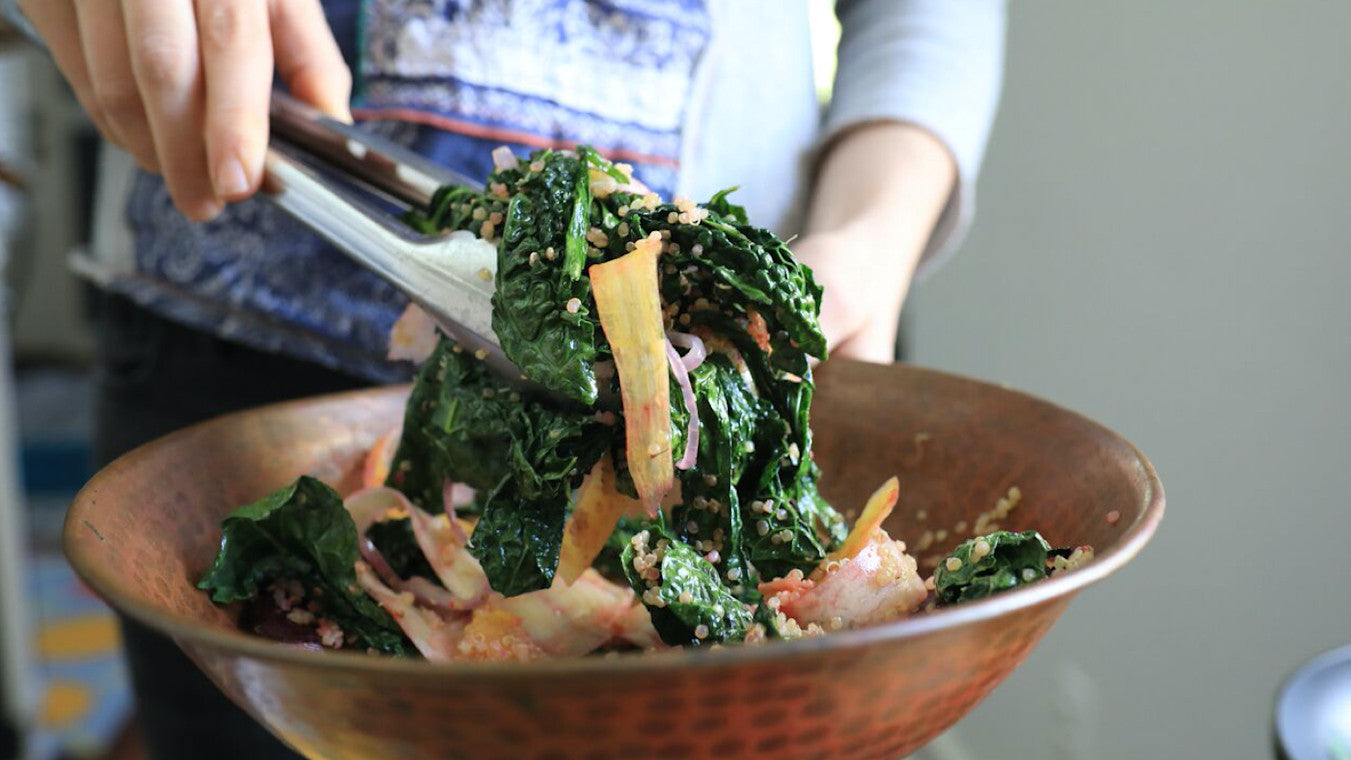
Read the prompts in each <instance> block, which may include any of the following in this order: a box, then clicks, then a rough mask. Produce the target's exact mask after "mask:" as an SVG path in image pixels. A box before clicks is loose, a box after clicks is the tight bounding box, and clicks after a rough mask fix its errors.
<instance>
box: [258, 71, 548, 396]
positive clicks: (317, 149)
mask: <svg viewBox="0 0 1351 760" xmlns="http://www.w3.org/2000/svg"><path fill="white" fill-rule="evenodd" d="M271 121H272V133H271V141H270V143H269V147H268V152H267V160H266V164H265V168H266V175H265V179H264V182H263V188H262V192H261V194H262V195H263V197H265V198H268V199H270V200H271V201H272V202H273V203H275V204H277V206H279V207H280V208H281V209H282V210H284V211H286V212H287V213H288V214H290V215H291V216H293V217H295V218H296V219H297V220H299V221H300V222H302V223H304V224H305V225H306V226H308V227H309V228H310V229H312V230H314V232H316V233H317V234H318V235H320V236H321V237H323V238H324V239H326V240H328V241H329V242H330V243H332V244H333V245H335V246H337V247H338V248H339V249H341V250H342V251H343V252H344V253H346V254H347V255H348V256H351V257H352V258H353V259H355V260H356V261H357V262H358V263H360V264H361V265H362V266H365V267H366V268H368V269H370V270H372V271H374V272H375V273H376V274H378V275H380V276H381V277H383V278H384V279H385V280H387V281H389V282H390V284H392V285H394V287H396V288H398V289H399V290H400V291H402V292H403V293H404V294H405V295H407V296H408V297H409V298H410V299H412V300H413V301H414V302H415V303H417V304H418V305H419V306H421V307H422V308H423V309H425V310H426V311H427V313H428V314H429V315H431V317H432V318H433V319H435V320H436V321H437V322H438V323H439V324H440V325H441V327H442V329H443V330H445V331H446V332H447V333H448V334H450V335H451V337H453V338H455V339H456V340H457V341H459V343H460V344H461V345H462V346H464V347H465V349H466V350H469V351H473V352H475V354H476V355H478V356H480V357H482V358H483V359H484V361H485V362H486V363H487V364H488V366H489V368H490V369H491V370H492V371H493V372H494V373H495V374H497V375H499V376H500V377H502V378H503V379H504V380H506V381H507V382H509V383H511V384H512V385H515V386H517V387H523V388H525V387H529V389H531V390H535V391H539V390H540V389H539V388H538V387H535V386H531V385H530V384H529V383H528V381H526V380H525V377H524V375H523V374H522V373H521V371H520V370H519V369H518V368H517V367H516V366H515V365H513V364H512V363H511V361H510V360H509V359H507V357H506V355H505V354H504V353H503V352H502V348H501V346H500V345H499V344H498V342H497V337H496V335H495V334H494V332H493V329H492V304H491V301H490V299H491V297H492V294H493V279H492V277H491V272H492V271H493V270H494V269H495V268H496V261H497V258H496V248H495V246H493V245H491V244H490V243H486V242H484V241H482V240H480V239H479V238H477V237H475V236H474V235H472V234H470V233H467V232H448V233H445V234H441V235H424V234H421V233H419V232H417V231H415V230H413V229H412V228H411V227H409V226H408V225H406V224H404V223H403V222H402V221H400V220H399V218H398V214H399V213H401V212H402V211H405V210H407V209H409V208H419V209H423V210H426V209H427V208H429V206H430V205H431V202H432V196H433V194H435V193H436V191H437V189H438V188H440V187H442V186H445V185H457V186H461V187H469V188H480V187H482V185H481V183H477V182H474V181H473V180H471V179H469V178H467V177H465V176H463V175H461V174H459V173H458V172H455V171H452V170H450V169H447V168H446V167H443V166H439V165H437V164H435V163H432V162H431V161H429V160H427V159H425V158H423V157H422V156H419V155H417V154H416V153H413V152H412V151H409V150H407V149H405V148H403V147H402V146H400V145H397V144H395V143H393V142H390V141H389V140H386V139H383V138H381V137H378V136H376V135H371V134H368V133H366V132H363V131H361V130H359V129H356V128H355V127H352V126H351V125H348V124H344V123H342V122H340V121H337V120H335V119H332V118H329V117H327V116H325V115H323V114H322V113H320V112H319V111H317V110H316V109H314V108H312V107H310V106H308V105H306V104H304V103H302V102H300V101H298V100H296V99H295V98H293V97H291V96H289V95H287V94H285V93H282V92H279V91H274V92H273V93H272V107H271Z"/></svg>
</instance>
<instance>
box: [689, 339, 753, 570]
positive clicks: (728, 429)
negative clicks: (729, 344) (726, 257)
mask: <svg viewBox="0 0 1351 760" xmlns="http://www.w3.org/2000/svg"><path fill="white" fill-rule="evenodd" d="M690 381H691V384H692V385H693V387H694V395H695V398H696V399H697V400H698V409H699V454H698V457H697V459H696V462H695V466H694V467H693V468H692V469H689V470H683V471H678V472H677V475H678V476H679V477H680V488H681V496H682V499H683V503H681V504H679V505H677V506H676V507H675V508H674V509H673V510H672V513H671V515H672V524H673V525H674V527H675V531H676V532H677V533H678V535H679V536H680V539H681V540H682V541H684V542H685V543H687V544H691V545H695V546H703V547H706V548H705V550H704V551H703V553H704V554H707V553H708V552H709V551H716V552H717V553H718V557H719V563H718V566H717V567H718V571H719V572H720V573H722V575H723V577H725V578H727V579H728V581H729V582H730V584H731V585H732V586H733V587H734V588H735V587H738V586H744V587H754V585H755V578H754V577H753V575H752V572H753V571H752V570H751V568H750V565H748V563H747V556H746V548H745V545H744V543H743V517H742V514H743V510H742V505H741V496H740V493H739V491H738V484H739V483H740V482H741V478H742V475H743V474H744V473H745V471H746V466H747V464H748V462H749V461H750V460H751V457H752V454H753V452H752V451H750V450H749V449H748V447H747V446H746V442H747V441H754V440H755V438H756V434H757V429H758V428H759V427H760V426H761V425H762V424H763V422H764V420H763V417H764V413H765V411H766V407H765V405H762V404H761V402H760V401H759V400H758V399H756V398H755V397H754V396H752V395H751V393H750V389H749V388H747V387H746V384H745V383H744V382H743V381H742V379H741V375H740V373H738V372H737V370H736V368H735V367H734V366H733V364H732V361H731V360H730V359H728V358H727V357H726V356H724V355H722V354H713V355H712V356H710V357H708V359H706V360H705V361H704V363H703V364H701V365H699V367H697V368H696V369H695V370H694V371H693V372H691V373H690ZM672 393H673V398H672V406H671V412H672V427H673V428H675V429H676V430H678V431H679V434H680V435H679V439H680V440H679V443H678V444H677V442H676V441H675V440H673V441H672V447H673V448H675V447H677V446H679V447H680V448H678V449H677V450H681V449H683V447H684V445H685V440H684V437H685V425H686V420H687V419H688V414H687V413H686V412H685V407H684V402H683V401H682V400H681V398H680V392H679V390H678V389H675V388H673V389H672Z"/></svg>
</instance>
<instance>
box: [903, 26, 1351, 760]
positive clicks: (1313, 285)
mask: <svg viewBox="0 0 1351 760" xmlns="http://www.w3.org/2000/svg"><path fill="white" fill-rule="evenodd" d="M1348 33H1351V3H1347V2H1342V1H1340V0H1324V1H1322V2H1316V1H1313V0H1306V1H1305V2H1297V3H1277V2H1257V1H1256V0H1245V1H1242V2H1239V1H1236V0H1189V2H1185V3H1162V2H1126V3H1077V2H1068V1H1061V2H1035V3H1034V2H1024V3H1019V4H1016V5H1015V7H1014V8H1013V9H1012V11H1011V30H1010V45H1009V51H1010V54H1009V62H1008V83H1007V88H1006V91H1005V100H1004V106H1003V110H1002V113H1001V116H1000V120H999V123H998V125H997V127H996V130H995V136H994V140H993V144H992V146H991V150H990V154H989V159H988V162H987V164H986V169H985V173H984V177H983V180H982V185H981V199H980V200H981V204H982V207H981V211H980V215H979V219H978V221H977V225H976V228H975V229H974V231H973V234H972V235H971V237H970V238H969V240H968V242H967V244H966V246H965V249H964V251H963V252H962V253H961V255H960V256H958V257H957V258H956V259H954V260H953V261H951V263H950V264H948V265H947V266H946V267H945V268H943V269H942V270H940V271H939V272H938V273H936V274H935V275H934V276H933V277H932V278H931V279H929V280H928V281H926V282H925V283H923V284H922V285H920V286H919V287H918V289H917V290H916V291H915V293H914V295H913V297H912V300H911V303H910V307H911V311H912V317H913V320H912V323H911V330H910V337H911V339H912V343H911V345H912V348H913V351H914V355H913V359H914V360H915V361H917V362H918V363H921V364H924V365H930V366H935V367H940V368H943V369H947V370H952V371H957V372H961V373H965V374H969V375H974V376H977V377H981V378H986V379H991V380H997V381H1001V382H1007V383H1009V384H1011V385H1013V386H1015V387H1018V388H1022V389H1025V390H1029V391H1031V392H1034V393H1036V394H1038V395H1041V396H1044V397H1046V398H1049V399H1052V400H1054V401H1057V402H1059V403H1062V404H1064V405H1067V406H1069V407H1071V408H1074V409H1077V410H1079V411H1082V412H1085V413H1087V414H1088V415H1090V416H1092V417H1095V418H1097V419H1099V420H1101V421H1103V422H1104V423H1106V424H1108V425H1109V426H1111V427H1113V428H1115V429H1117V430H1118V431H1120V432H1122V433H1123V434H1124V435H1126V436H1127V437H1128V438H1130V439H1132V440H1133V441H1134V442H1135V443H1136V444H1138V445H1139V446H1140V447H1141V448H1142V449H1143V450H1144V451H1145V453H1146V454H1147V455H1149V456H1150V457H1151V459H1152V460H1153V461H1154V463H1155V464H1156V465H1157V467H1158V469H1159V472H1160V474H1161V476H1162V478H1163V481H1164V485H1165V488H1166V490H1167V495H1168V514H1167V516H1166V517H1165V519H1164V522H1163V526H1162V528H1161V531H1160V533H1159V534H1158V537H1157V538H1156V540H1155V541H1154V542H1153V544H1152V545H1151V546H1150V547H1148V548H1147V549H1146V551H1145V552H1144V553H1143V555H1142V556H1140V557H1139V558H1138V560H1137V561H1136V562H1135V563H1134V564H1132V565H1131V566H1129V567H1127V568H1126V569H1125V570H1124V571H1123V572H1122V573H1121V574H1120V575H1119V576H1118V577H1115V578H1113V579H1110V580H1109V581H1108V582H1106V583H1104V584H1102V585H1101V586H1099V587H1096V588H1093V589H1090V590H1089V591H1088V592H1087V593H1085V594H1084V595H1083V596H1082V597H1081V598H1080V599H1079V600H1077V601H1076V602H1075V603H1074V605H1073V606H1072V608H1071V610H1070V612H1069V613H1068V614H1067V615H1066V616H1065V618H1064V619H1063V620H1062V622H1061V623H1060V624H1059V625H1058V626H1057V627H1056V628H1055V629H1054V630H1053V631H1052V632H1051V634H1050V635H1049V636H1048V637H1047V639H1046V641H1045V642H1044V643H1043V644H1042V645H1041V647H1040V648H1039V649H1038V650H1037V651H1036V652H1035V653H1034V654H1033V655H1032V656H1031V657H1030V658H1029V660H1028V661H1027V663H1026V665H1025V666H1024V667H1023V668H1022V669H1021V670H1020V671H1018V672H1017V673H1015V674H1014V676H1013V677H1012V678H1010V679H1009V681H1008V682H1007V683H1006V684H1005V685H1004V686H1002V687H1001V688H1000V689H999V690H998V691H997V692H996V693H995V694H994V695H993V696H992V697H991V698H990V699H989V700H988V702H987V703H986V704H985V705H983V706H982V707H980V708H978V709H977V710H976V711H975V712H974V713H973V714H972V716H971V717H970V718H969V719H968V720H967V721H966V722H965V723H963V724H962V725H961V727H960V728H959V730H958V731H956V738H958V739H959V740H960V742H961V744H962V745H964V746H965V747H966V749H967V754H969V755H970V756H972V757H981V758H984V757H1011V758H1023V757H1027V758H1031V757H1046V758H1062V757H1082V756H1087V755H1089V754H1091V755H1092V756H1093V757H1101V758H1145V757H1157V758H1171V757H1214V758H1244V757H1253V758H1257V757H1269V756H1270V750H1269V746H1270V744H1269V725H1270V715H1271V705H1272V701H1273V698H1274V694H1275V691H1276V689H1277V687H1278V685H1279V683H1280V681H1281V679H1282V678H1283V676H1284V675H1285V674H1286V673H1287V672H1288V671H1290V670H1291V669H1292V668H1294V667H1296V666H1297V665H1298V664H1300V663H1301V662H1302V661H1303V660H1304V659H1305V658H1307V657H1309V656H1311V655H1314V654H1315V653H1318V652H1320V651H1322V650H1325V649H1328V648H1331V647H1334V646H1338V645H1341V644H1347V643H1351V590H1348V588H1347V581H1348V580H1349V579H1351V550H1348V548H1347V542H1346V536H1347V532H1346V529H1347V527H1348V526H1349V525H1351V397H1349V396H1348V389H1349V388H1351V384H1349V381H1351V335H1349V334H1348V330H1349V329H1351V251H1349V250H1348V249H1349V248H1351V244H1349V243H1348V239H1347V234H1346V232H1347V223H1346V220H1347V218H1348V215H1349V214H1351V44H1348V42H1347V36H1348Z"/></svg>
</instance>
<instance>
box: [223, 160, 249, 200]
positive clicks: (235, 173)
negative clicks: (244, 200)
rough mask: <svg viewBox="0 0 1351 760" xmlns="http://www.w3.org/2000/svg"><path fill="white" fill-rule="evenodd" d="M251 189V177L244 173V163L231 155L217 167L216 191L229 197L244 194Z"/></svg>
mask: <svg viewBox="0 0 1351 760" xmlns="http://www.w3.org/2000/svg"><path fill="white" fill-rule="evenodd" d="M248 191H249V178H248V175H246V174H244V165H243V164H241V163H239V159H237V158H235V157H234V156H231V157H229V158H227V159H225V160H224V161H222V162H221V164H220V166H219V167H218V168H217V169H216V193H217V194H218V195H223V196H225V197H227V198H230V197H234V196H237V195H244V194H245V193H247V192H248Z"/></svg>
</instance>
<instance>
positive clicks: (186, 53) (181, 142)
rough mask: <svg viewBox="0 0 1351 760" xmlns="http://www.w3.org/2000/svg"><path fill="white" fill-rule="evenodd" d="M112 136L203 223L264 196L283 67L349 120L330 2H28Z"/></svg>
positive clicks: (302, 90)
mask: <svg viewBox="0 0 1351 760" xmlns="http://www.w3.org/2000/svg"><path fill="white" fill-rule="evenodd" d="M19 6H20V7H21V8H22V9H23V11H24V13H25V14H26V15H27V16H28V18H29V20H30V21H32V23H33V26H34V27H35V28H36V29H37V30H38V33H39V34H41V35H42V37H43V39H44V40H45V41H46V43H47V46H48V48H49V49H50V50H51V53H52V57H53V58H55V60H56V64H57V66H58V67H60V69H61V73H62V74H64V75H65V77H66V79H67V80H69V82H70V85H71V87H72V88H73V89H74V91H75V96H76V97H77V98H78V99H79V101H80V104H81V105H82V106H83V107H84V109H85V110H86V111H87V112H88V113H89V116H90V118H91V119H92V120H93V122H94V124H95V125H96V126H97V127H98V129H99V131H100V132H102V133H103V136H104V137H106V138H107V139H109V140H110V141H112V142H114V143H116V144H117V145H119V146H121V147H122V148H123V149H125V150H126V151H127V152H128V153H130V154H131V155H132V156H133V157H135V159H136V161H137V162H138V163H139V164H140V165H141V166H142V167H144V168H145V169H147V170H149V171H151V172H156V173H160V174H163V175H164V178H165V180H166V182H167V183H168V186H169V193H170V195H171V196H172V197H173V200H174V204H175V205H177V206H178V208H179V209H180V210H181V211H182V212H183V213H184V214H186V215H187V216H188V217H189V218H191V219H194V220H199V221H200V220H206V219H210V218H212V217H214V216H216V215H217V214H219V213H220V211H221V209H222V208H223V207H224V204H225V203H226V202H228V201H236V200H241V199H243V198H246V197H248V196H250V195H252V194H253V193H254V191H255V190H257V188H258V185H259V182H260V181H261V180H262V174H263V157H264V153H265V152H266V149H267V139H268V102H269V99H270V97H271V91H272V78H273V70H274V64H275V69H276V72H277V73H278V74H280V77H281V80H282V81H283V82H284V83H285V84H286V85H287V87H288V88H289V89H290V90H291V92H292V93H293V94H295V95H296V97H299V98H301V99H303V100H306V101H308V102H309V103H311V104H313V105H314V106H316V107H318V108H319V109H321V110H323V111H325V112H327V113H329V114H331V115H334V116H336V117H339V118H343V119H350V116H349V115H348V97H349V95H350V93H351V74H350V72H349V71H348V70H347V66H346V64H345V63H344V62H343V59H342V54H341V53H340V52H339V50H338V46H337V43H336V42H335V41H334V39H333V34H332V32H331V31H330V30H329V28H328V23H327V21H326V20H325V19H324V13H323V8H322V6H321V5H320V2H319V0H19Z"/></svg>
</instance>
